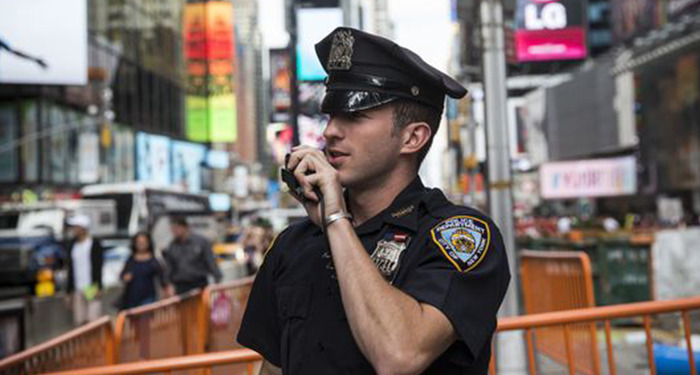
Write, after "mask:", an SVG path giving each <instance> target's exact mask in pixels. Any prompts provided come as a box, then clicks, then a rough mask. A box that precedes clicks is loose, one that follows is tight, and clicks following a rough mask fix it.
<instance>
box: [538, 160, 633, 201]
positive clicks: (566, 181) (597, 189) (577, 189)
mask: <svg viewBox="0 0 700 375" xmlns="http://www.w3.org/2000/svg"><path fill="white" fill-rule="evenodd" d="M636 192H637V165H636V159H635V157H634V156H624V157H619V158H609V159H593V160H579V161H571V162H557V163H545V164H543V165H542V166H541V167H540V194H541V195H542V197H543V198H545V199H556V198H579V197H611V196H617V195H631V194H635V193H636Z"/></svg>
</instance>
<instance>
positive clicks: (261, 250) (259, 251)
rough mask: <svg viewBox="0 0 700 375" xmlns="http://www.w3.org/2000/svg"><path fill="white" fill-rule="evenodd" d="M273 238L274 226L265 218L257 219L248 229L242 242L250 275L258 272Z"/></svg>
mask: <svg viewBox="0 0 700 375" xmlns="http://www.w3.org/2000/svg"><path fill="white" fill-rule="evenodd" d="M273 238H274V236H273V234H272V227H271V225H270V224H269V223H268V222H266V221H264V220H257V221H256V222H255V223H254V224H253V225H252V226H251V227H249V228H248V229H247V230H246V232H245V234H244V235H243V240H242V241H241V242H242V246H243V254H244V255H245V258H244V261H245V266H246V271H247V272H248V275H254V274H255V273H256V272H258V268H260V264H262V260H263V257H264V256H265V250H267V249H268V247H270V243H272V239H273Z"/></svg>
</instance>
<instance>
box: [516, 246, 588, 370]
mask: <svg viewBox="0 0 700 375" xmlns="http://www.w3.org/2000/svg"><path fill="white" fill-rule="evenodd" d="M520 254H521V263H520V267H521V275H522V288H523V302H524V305H525V313H526V314H537V313H545V312H553V311H563V310H573V309H581V308H588V307H595V298H594V294H593V277H592V272H591V262H590V260H589V258H588V255H586V253H584V252H580V251H527V250H525V251H521V253H520ZM568 329H569V333H568V334H569V335H570V336H571V341H570V344H571V350H572V351H573V353H574V356H575V357H576V358H579V359H584V360H581V361H578V362H577V364H576V370H577V371H580V372H581V373H584V374H588V375H598V374H600V356H599V354H598V342H597V339H596V327H595V323H585V324H576V325H572V326H570V327H569V328H568ZM534 341H535V347H536V349H537V351H538V352H541V353H542V354H545V355H547V356H548V357H550V358H551V359H553V360H555V361H557V362H560V363H564V362H566V360H567V354H566V350H567V347H566V342H565V340H564V336H563V335H562V328H560V327H550V328H543V329H539V330H537V331H536V332H535V335H534Z"/></svg>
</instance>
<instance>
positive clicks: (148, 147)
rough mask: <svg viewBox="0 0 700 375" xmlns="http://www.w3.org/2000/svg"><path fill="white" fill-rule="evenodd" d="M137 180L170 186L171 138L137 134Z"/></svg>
mask: <svg viewBox="0 0 700 375" xmlns="http://www.w3.org/2000/svg"><path fill="white" fill-rule="evenodd" d="M136 160H138V162H137V163H136V166H137V168H136V179H137V180H138V181H146V182H152V183H155V184H160V185H169V184H170V138H168V137H165V136H162V135H153V134H148V133H142V132H139V133H137V134H136Z"/></svg>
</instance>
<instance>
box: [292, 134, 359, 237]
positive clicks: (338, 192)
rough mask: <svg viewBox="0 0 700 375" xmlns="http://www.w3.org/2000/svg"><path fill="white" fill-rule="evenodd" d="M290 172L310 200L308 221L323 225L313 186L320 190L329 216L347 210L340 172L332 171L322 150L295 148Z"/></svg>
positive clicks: (304, 147) (308, 203) (306, 147)
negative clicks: (339, 178) (339, 177)
mask: <svg viewBox="0 0 700 375" xmlns="http://www.w3.org/2000/svg"><path fill="white" fill-rule="evenodd" d="M287 169H289V170H291V171H292V172H293V173H294V177H296V179H297V181H299V184H301V186H302V187H303V188H304V195H305V196H306V198H307V201H306V202H302V203H304V208H306V212H308V214H309V218H310V219H311V221H313V222H314V223H315V224H316V225H319V226H321V222H322V218H321V212H320V205H319V200H318V197H317V196H316V193H314V189H313V188H314V186H315V187H318V188H319V190H321V194H323V202H324V204H325V206H326V207H325V210H326V212H325V213H326V215H330V214H334V213H336V212H340V211H347V208H346V206H345V198H344V197H343V187H342V186H341V185H340V181H339V180H338V171H336V170H335V168H333V166H332V165H330V163H328V160H326V156H325V155H324V154H323V152H322V151H321V150H318V149H315V148H312V147H309V146H298V147H295V148H293V149H292V153H291V155H290V157H289V162H288V163H287Z"/></svg>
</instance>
